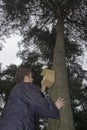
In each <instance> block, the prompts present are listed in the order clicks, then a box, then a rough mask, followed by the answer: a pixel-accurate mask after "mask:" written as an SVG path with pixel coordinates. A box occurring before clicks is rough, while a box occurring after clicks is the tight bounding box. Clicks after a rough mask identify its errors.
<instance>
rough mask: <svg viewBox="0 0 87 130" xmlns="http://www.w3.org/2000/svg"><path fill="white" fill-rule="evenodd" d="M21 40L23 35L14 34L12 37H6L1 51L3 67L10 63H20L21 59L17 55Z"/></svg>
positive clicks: (0, 57)
mask: <svg viewBox="0 0 87 130" xmlns="http://www.w3.org/2000/svg"><path fill="white" fill-rule="evenodd" d="M20 40H21V36H19V35H12V36H11V37H10V38H8V39H6V43H3V45H4V47H3V48H2V51H0V62H2V69H4V68H5V67H6V66H9V65H10V64H16V65H19V64H20V63H21V59H20V58H18V57H17V56H16V53H17V52H18V49H19V48H18V46H17V43H18V41H20Z"/></svg>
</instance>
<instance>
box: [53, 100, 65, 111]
mask: <svg viewBox="0 0 87 130" xmlns="http://www.w3.org/2000/svg"><path fill="white" fill-rule="evenodd" d="M65 103H66V102H65V101H64V99H63V98H59V99H58V100H57V101H56V102H55V105H56V107H57V108H58V109H59V110H60V109H61V108H63V107H64V105H65Z"/></svg>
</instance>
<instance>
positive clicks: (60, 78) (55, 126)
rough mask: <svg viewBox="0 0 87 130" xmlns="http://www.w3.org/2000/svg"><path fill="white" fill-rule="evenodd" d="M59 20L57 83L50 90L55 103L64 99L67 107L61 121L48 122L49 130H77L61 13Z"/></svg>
mask: <svg viewBox="0 0 87 130" xmlns="http://www.w3.org/2000/svg"><path fill="white" fill-rule="evenodd" d="M58 18H59V19H58V26H57V36H56V45H55V49H54V60H53V69H54V70H55V71H56V82H55V85H54V86H53V87H52V88H51V90H50V96H51V98H52V99H53V100H54V101H56V99H58V98H59V97H61V98H64V99H65V101H66V105H65V106H64V108H63V109H62V110H60V116H61V119H60V120H54V119H49V120H48V130H75V128H74V122H73V117H72V109H71V102H70V95H69V88H68V79H67V71H66V61H65V46H64V23H63V18H62V15H61V13H59V17H58Z"/></svg>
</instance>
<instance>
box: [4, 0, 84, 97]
mask: <svg viewBox="0 0 87 130" xmlns="http://www.w3.org/2000/svg"><path fill="white" fill-rule="evenodd" d="M12 1H13V0H8V1H5V0H4V2H5V3H6V10H7V12H8V14H10V15H9V16H10V17H11V16H12V17H11V20H15V19H16V20H18V21H19V23H20V27H22V31H21V33H22V34H23V36H24V40H23V43H24V45H25V48H27V46H29V45H31V44H32V42H35V43H36V44H37V45H39V48H43V47H44V48H47V47H48V51H49V50H50V46H48V45H47V46H45V43H46V40H44V39H43V36H42V37H41V35H40V34H41V33H42V34H43V32H45V34H46V32H47V30H49V29H48V28H49V26H48V25H52V28H51V32H52V30H53V29H54V28H55V25H56V21H57V20H58V19H59V17H58V16H59V15H58V13H59V12H58V10H57V9H58V7H61V11H62V12H63V13H62V14H63V18H64V24H65V26H67V27H66V32H65V33H66V34H68V39H69V40H70V41H72V40H71V38H70V37H71V36H72V39H74V43H75V42H76V41H75V39H76V38H77V39H78V38H79V37H80V40H81V39H84V38H85V40H86V37H85V31H86V29H85V25H86V24H85V20H84V17H85V15H86V13H85V12H86V7H85V5H86V1H85V0H77V1H75V0H74V1H71V0H67V1H65V0H64V1H61V0H59V1H56V0H51V1H49V0H46V1H44V0H41V1H32V0H30V1H28V0H25V1H21V2H20V0H18V1H15V2H14V5H13V3H12ZM80 4H81V5H80ZM8 7H9V8H8ZM10 7H11V8H10ZM78 7H79V9H78ZM28 14H29V15H28ZM77 14H78V17H77ZM30 16H32V17H33V16H34V17H33V19H34V20H35V22H34V23H33V22H31V19H32V17H30ZM29 25H30V27H28V26H29ZM70 29H71V30H70ZM80 29H81V30H82V31H80ZM23 30H24V31H23ZM73 30H74V31H73ZM77 30H78V31H80V34H79V35H76V36H75V35H74V34H73V32H74V33H75V34H76V32H78V31H77ZM62 31H63V30H62ZM70 31H71V32H70ZM49 32H50V31H49ZM55 32H56V31H55ZM62 33H63V32H62ZM69 33H70V34H69ZM49 34H50V33H49ZM82 34H83V35H82ZM73 35H74V37H75V38H73ZM44 36H45V35H44ZM83 36H84V37H83ZM32 38H33V40H32ZM40 38H42V39H40ZM46 39H47V37H46ZM54 39H55V38H54ZM31 40H32V42H31ZM62 40H63V37H62ZM78 41H79V39H78ZM78 41H77V43H78ZM47 43H49V42H48V40H47ZM71 43H72V42H71ZM53 47H54V45H53ZM52 49H53V48H52ZM56 49H59V48H56ZM27 50H28V49H27ZM41 50H42V52H44V53H45V50H46V49H41ZM62 51H64V48H63V50H62ZM49 52H50V54H51V52H53V50H52V51H49ZM55 53H56V51H55ZM45 56H46V55H45ZM75 58H76V55H74V57H73V58H72V57H69V58H68V64H71V61H73V60H74V61H75ZM51 63H52V62H51ZM58 63H59V62H58ZM58 63H57V64H58ZM54 66H55V65H54ZM64 68H65V67H64ZM55 98H56V94H55Z"/></svg>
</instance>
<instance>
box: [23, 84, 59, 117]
mask: <svg viewBox="0 0 87 130" xmlns="http://www.w3.org/2000/svg"><path fill="white" fill-rule="evenodd" d="M23 95H24V99H25V102H26V103H28V104H30V105H33V106H34V108H35V111H36V112H37V113H39V114H40V115H41V116H42V117H47V118H54V119H60V114H59V110H58V109H57V107H56V106H55V104H54V103H53V102H52V101H51V100H50V99H48V98H46V97H44V96H43V94H42V93H40V92H39V91H38V90H37V89H35V88H33V87H32V86H30V87H27V86H26V87H25V89H24V91H23Z"/></svg>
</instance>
